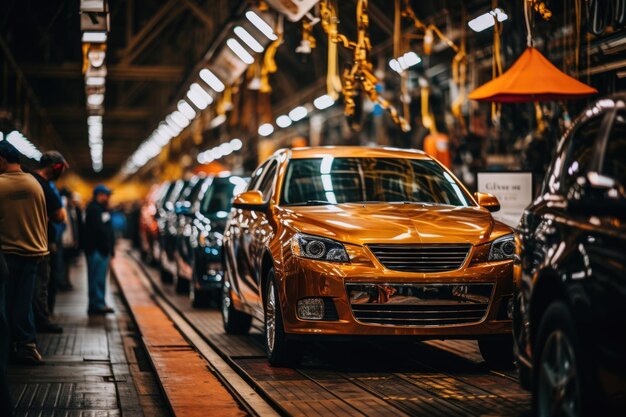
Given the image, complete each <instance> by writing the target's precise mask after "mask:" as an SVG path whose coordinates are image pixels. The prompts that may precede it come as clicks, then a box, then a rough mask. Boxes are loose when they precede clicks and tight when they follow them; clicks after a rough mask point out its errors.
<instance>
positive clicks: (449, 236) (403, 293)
mask: <svg viewBox="0 0 626 417" xmlns="http://www.w3.org/2000/svg"><path fill="white" fill-rule="evenodd" d="M233 207H234V208H233V210H232V211H231V213H230V217H229V222H228V224H227V226H226V231H225V234H224V249H225V250H224V252H225V269H226V282H225V285H224V291H223V304H222V315H223V320H224V327H225V330H226V332H227V333H245V332H247V331H248V330H249V328H250V324H251V320H252V318H257V319H259V320H262V321H264V323H265V329H266V331H265V335H266V337H265V345H266V351H267V356H268V359H269V361H270V363H271V364H272V365H277V366H282V365H290V364H295V363H297V361H298V360H299V358H300V354H301V351H302V345H303V342H305V341H307V340H310V339H311V338H320V337H325V336H329V337H331V336H338V337H341V338H342V337H345V336H348V337H350V338H355V337H360V336H364V337H378V336H392V337H399V336H408V337H415V338H422V339H428V338H437V339H446V338H450V339H455V338H471V339H478V341H479V344H480V349H481V352H482V354H483V357H484V358H485V359H486V360H487V361H488V362H490V363H491V364H494V365H503V364H508V365H510V364H511V361H512V340H511V320H510V318H511V313H512V312H511V306H512V302H511V296H512V293H513V268H514V265H515V264H516V259H519V258H518V254H517V250H516V248H517V245H516V241H515V237H514V235H513V230H512V229H511V228H509V227H508V226H506V225H504V224H502V223H500V222H498V221H495V220H494V219H493V217H492V216H491V214H490V211H496V210H498V209H499V207H500V206H499V203H498V201H497V199H496V198H495V197H493V196H491V195H488V194H476V195H475V197H474V198H473V197H472V196H471V195H470V194H469V193H468V191H467V190H466V189H465V187H464V186H463V185H462V184H461V183H460V182H459V181H458V180H457V179H456V178H455V177H454V175H452V173H451V172H450V171H448V170H447V169H446V168H444V167H443V166H442V165H441V164H440V163H439V162H437V161H436V160H434V159H432V158H431V157H429V156H428V155H427V154H425V153H423V152H419V151H407V150H394V149H387V148H384V149H383V148H362V147H321V148H301V149H293V150H281V151H278V152H276V153H275V154H274V155H273V156H272V157H271V158H269V159H268V160H267V161H266V162H264V163H263V164H262V165H261V166H260V167H259V168H258V169H257V170H256V172H255V173H254V174H253V176H252V179H251V181H250V184H249V186H248V189H247V191H246V192H244V193H242V194H239V195H238V196H236V197H235V200H234V203H233Z"/></svg>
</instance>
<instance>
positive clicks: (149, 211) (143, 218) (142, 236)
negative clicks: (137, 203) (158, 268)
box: [139, 182, 170, 264]
mask: <svg viewBox="0 0 626 417" xmlns="http://www.w3.org/2000/svg"><path fill="white" fill-rule="evenodd" d="M168 188H170V183H169V182H164V183H162V184H155V185H153V187H152V188H151V189H150V192H149V193H148V195H147V196H146V199H145V200H144V201H143V203H142V205H141V210H140V217H139V243H140V252H141V259H143V260H144V261H145V262H146V263H149V264H152V263H154V262H156V260H157V259H159V256H160V254H158V253H156V251H157V249H158V244H157V242H158V239H159V226H158V224H157V215H158V214H157V211H158V207H159V204H160V202H161V201H162V199H163V196H164V195H165V193H166V192H167V190H168Z"/></svg>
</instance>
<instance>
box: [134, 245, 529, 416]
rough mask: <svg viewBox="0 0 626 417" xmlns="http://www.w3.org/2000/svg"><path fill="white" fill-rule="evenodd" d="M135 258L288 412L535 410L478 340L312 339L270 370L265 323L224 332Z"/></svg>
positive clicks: (214, 316)
mask: <svg viewBox="0 0 626 417" xmlns="http://www.w3.org/2000/svg"><path fill="white" fill-rule="evenodd" d="M133 259H134V260H135V262H137V264H139V265H141V268H142V269H143V271H144V272H145V273H146V275H147V277H148V278H149V279H150V281H151V283H152V286H153V288H154V291H155V292H157V293H159V294H161V295H162V296H163V297H164V298H165V299H167V301H168V302H169V303H170V304H171V306H172V307H173V308H174V309H176V310H177V311H178V313H180V314H181V315H182V316H183V317H184V319H185V320H186V321H187V322H188V323H189V324H190V325H191V326H192V327H193V328H194V329H195V330H196V331H197V332H198V333H199V334H200V335H202V337H203V338H204V340H205V341H206V342H207V343H208V344H210V345H211V346H212V347H213V348H214V349H215V350H216V351H217V352H218V353H219V354H220V355H221V356H222V357H223V358H224V359H225V360H226V361H227V362H228V363H229V364H230V365H231V366H232V367H233V368H234V369H235V370H236V371H237V373H238V374H240V375H242V376H243V377H244V379H245V380H246V381H248V383H249V384H251V385H252V386H253V387H254V388H255V390H256V391H257V392H259V393H261V394H262V395H263V397H264V398H266V399H267V401H268V402H269V403H270V404H271V405H272V406H273V407H274V408H275V409H277V410H278V411H279V412H280V413H281V414H283V415H289V416H316V417H317V416H319V415H340V416H355V415H356V416H392V415H394V416H433V417H435V416H529V415H531V411H530V409H531V405H530V395H529V394H528V393H527V392H526V391H524V390H522V389H521V388H520V385H519V382H518V380H517V373H516V371H515V370H508V371H492V370H490V369H488V368H487V366H486V364H485V363H484V361H483V360H482V357H481V355H480V353H479V351H478V346H477V343H476V342H475V341H469V340H463V341H461V340H459V341H432V342H422V343H406V342H405V343H385V344H382V343H375V342H371V343H335V344H312V345H309V348H308V351H307V354H306V356H305V360H304V361H303V363H302V364H301V366H299V367H297V369H289V368H272V367H271V366H269V364H268V362H267V360H266V358H265V354H264V350H263V337H262V332H261V330H262V329H261V327H260V326H261V324H260V323H256V327H254V328H253V330H252V332H251V334H250V335H248V336H231V335H226V334H225V333H224V331H223V327H222V319H221V315H220V313H219V310H218V309H217V308H216V307H214V308H208V309H195V308H192V307H191V305H190V302H189V298H188V296H186V295H180V294H176V293H175V291H174V289H173V286H172V285H171V284H163V283H162V282H161V280H160V278H159V272H158V270H157V269H156V268H154V267H151V266H147V265H144V264H142V263H140V261H139V260H138V259H139V258H138V256H137V255H136V254H134V255H133Z"/></svg>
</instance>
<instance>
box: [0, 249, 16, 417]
mask: <svg viewBox="0 0 626 417" xmlns="http://www.w3.org/2000/svg"><path fill="white" fill-rule="evenodd" d="M8 279H9V270H8V268H7V264H6V261H5V260H4V255H3V254H2V253H0V416H12V415H13V401H12V400H11V392H10V391H9V381H8V380H7V361H8V359H9V355H8V354H9V339H10V337H11V334H10V332H9V324H8V323H7V319H6V317H5V314H4V310H5V308H4V305H5V297H4V292H5V291H4V285H5V282H6V281H7V280H8Z"/></svg>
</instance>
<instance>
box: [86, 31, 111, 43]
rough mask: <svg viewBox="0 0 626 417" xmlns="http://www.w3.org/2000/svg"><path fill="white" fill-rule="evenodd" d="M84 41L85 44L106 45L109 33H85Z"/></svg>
mask: <svg viewBox="0 0 626 417" xmlns="http://www.w3.org/2000/svg"><path fill="white" fill-rule="evenodd" d="M82 40H83V42H85V43H105V42H106V41H107V33H106V32H105V31H97V32H83V38H82Z"/></svg>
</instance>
